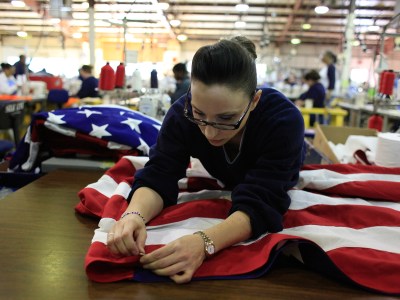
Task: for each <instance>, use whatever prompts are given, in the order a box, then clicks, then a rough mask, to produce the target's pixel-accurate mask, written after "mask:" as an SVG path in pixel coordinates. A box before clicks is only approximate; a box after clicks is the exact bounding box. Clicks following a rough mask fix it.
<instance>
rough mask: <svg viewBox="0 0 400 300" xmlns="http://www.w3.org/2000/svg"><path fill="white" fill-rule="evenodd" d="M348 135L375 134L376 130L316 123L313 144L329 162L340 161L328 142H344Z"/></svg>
mask: <svg viewBox="0 0 400 300" xmlns="http://www.w3.org/2000/svg"><path fill="white" fill-rule="evenodd" d="M350 135H364V136H377V131H376V130H374V129H368V128H358V127H335V126H328V125H319V124H316V127H315V136H314V141H313V146H314V147H315V148H316V149H317V150H318V151H320V152H321V153H322V154H323V155H324V156H326V157H327V158H328V159H329V163H335V164H338V163H340V161H339V159H338V158H337V157H336V155H335V153H334V152H333V151H332V149H331V147H330V146H329V144H328V142H329V141H330V142H332V143H334V144H339V143H341V144H344V143H345V142H346V140H347V138H348V137H349V136H350Z"/></svg>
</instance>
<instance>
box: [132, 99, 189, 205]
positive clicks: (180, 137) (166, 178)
mask: <svg viewBox="0 0 400 300" xmlns="http://www.w3.org/2000/svg"><path fill="white" fill-rule="evenodd" d="M179 106H180V105H179V103H176V104H175V105H173V106H171V108H170V109H169V110H168V113H167V115H166V116H165V119H164V121H163V124H162V126H161V129H160V132H159V135H158V137H157V143H156V144H155V145H153V146H152V147H151V149H150V154H149V161H148V162H147V164H146V165H145V167H144V168H143V169H141V170H138V171H137V172H136V173H135V181H134V183H133V186H132V191H131V193H130V197H129V199H130V198H131V195H132V194H133V193H134V191H135V190H136V189H138V188H139V187H143V186H145V187H149V188H151V189H153V190H154V191H156V192H157V193H158V194H159V195H160V196H161V198H162V199H163V201H164V207H167V206H171V205H174V204H176V202H177V198H178V192H179V187H178V181H179V179H181V178H183V177H185V176H186V169H187V167H188V165H189V161H190V155H189V154H188V150H187V147H186V146H185V142H184V139H185V134H184V133H183V129H182V124H181V122H180V121H179V120H180V118H179V114H180V111H181V108H179ZM167 128H174V130H167Z"/></svg>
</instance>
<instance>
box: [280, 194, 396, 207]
mask: <svg viewBox="0 0 400 300" xmlns="http://www.w3.org/2000/svg"><path fill="white" fill-rule="evenodd" d="M288 194H289V196H290V198H291V203H290V207H289V209H290V210H300V209H305V208H307V207H311V206H314V205H318V204H321V205H363V206H374V207H384V208H390V209H393V210H396V211H400V203H398V202H389V201H370V200H368V201H367V200H364V199H361V198H337V197H328V196H324V195H318V194H314V193H311V192H307V191H301V190H290V191H289V192H288Z"/></svg>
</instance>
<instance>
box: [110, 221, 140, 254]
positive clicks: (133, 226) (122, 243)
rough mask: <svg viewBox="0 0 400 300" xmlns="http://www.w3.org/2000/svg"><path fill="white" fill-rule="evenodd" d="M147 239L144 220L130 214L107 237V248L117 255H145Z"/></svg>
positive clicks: (116, 224)
mask: <svg viewBox="0 0 400 300" xmlns="http://www.w3.org/2000/svg"><path fill="white" fill-rule="evenodd" d="M146 238H147V232H146V224H145V223H144V221H143V219H142V218H141V217H140V216H138V215H136V214H129V215H126V216H125V217H123V218H122V219H120V220H119V221H117V223H115V225H114V226H113V227H112V228H111V230H110V232H109V233H108V236H107V247H108V249H110V251H111V252H112V253H113V254H116V255H122V256H130V255H139V254H141V255H143V254H144V253H145V252H144V245H145V242H146Z"/></svg>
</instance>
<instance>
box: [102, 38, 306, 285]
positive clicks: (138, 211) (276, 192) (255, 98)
mask: <svg viewBox="0 0 400 300" xmlns="http://www.w3.org/2000/svg"><path fill="white" fill-rule="evenodd" d="M256 57H257V55H256V53H255V46H254V44H253V43H252V42H251V41H249V40H247V39H246V38H243V37H236V38H234V39H232V40H221V41H220V42H218V43H216V44H214V45H209V46H204V47H201V48H200V49H199V50H198V51H197V52H196V54H195V55H194V58H193V62H192V70H191V71H192V72H191V79H192V82H191V88H190V90H189V91H188V92H187V94H186V95H185V96H182V97H181V98H180V99H179V100H178V101H176V102H175V103H174V104H173V105H172V106H171V108H170V109H169V111H168V113H167V115H166V117H165V119H164V122H163V124H162V127H161V130H160V133H159V136H158V140H157V143H156V144H155V145H154V146H153V147H152V149H151V151H150V160H149V162H148V163H147V164H146V166H145V167H144V168H143V169H141V170H139V171H137V173H136V174H135V182H134V184H133V188H132V193H131V194H132V197H131V201H130V204H129V206H128V208H127V210H126V212H125V213H124V214H123V215H122V217H121V219H120V220H119V221H118V222H117V223H116V224H115V225H114V227H113V228H112V229H111V230H110V233H109V235H108V241H107V243H108V247H109V249H110V251H111V252H113V253H115V254H118V255H123V256H128V255H138V254H141V255H143V256H142V257H141V259H140V262H141V264H142V265H143V267H144V268H146V269H150V270H152V271H153V272H154V273H156V274H158V275H162V276H168V277H170V278H171V279H172V280H173V281H175V282H177V283H184V282H188V281H190V280H191V278H192V276H193V273H194V272H195V271H196V270H197V269H198V267H199V266H200V265H201V264H202V262H203V260H204V259H206V258H208V257H211V256H212V255H214V254H215V253H216V252H218V251H221V250H222V249H224V248H226V247H229V246H231V245H233V244H236V243H238V242H241V241H244V240H247V239H249V238H253V239H255V238H257V237H259V236H260V235H262V234H264V233H266V232H277V231H280V230H282V215H283V214H284V213H285V212H286V210H287V209H288V206H289V204H290V198H289V196H288V194H287V190H289V189H290V188H292V187H293V186H294V185H295V184H296V182H297V180H298V174H299V168H300V166H301V164H302V160H303V153H304V152H303V143H304V122H303V118H302V116H301V114H300V112H299V110H298V109H297V108H296V107H295V106H294V105H293V104H292V103H291V102H290V101H289V100H288V99H287V98H285V96H283V95H282V94H281V93H280V92H278V91H276V90H273V89H262V90H256V84H257V74H256V65H255V58H256ZM190 156H192V157H195V158H198V159H200V161H201V162H202V163H203V165H204V167H205V168H206V169H207V171H208V172H209V173H210V174H211V175H212V176H214V177H216V178H218V179H219V180H220V181H222V182H223V183H224V184H225V186H226V188H227V189H230V190H232V208H231V211H230V215H229V216H228V217H227V218H226V220H224V221H223V222H221V223H219V224H218V225H215V226H213V227H210V228H208V229H206V230H204V231H202V232H196V233H195V234H191V235H186V236H183V237H181V238H179V239H177V240H175V241H173V242H171V243H169V244H167V245H165V246H164V247H162V248H160V249H157V250H155V251H153V252H152V253H149V254H144V245H145V240H146V227H145V222H147V221H148V220H151V219H152V218H154V217H155V216H157V214H159V213H160V211H161V210H162V209H163V208H165V207H167V206H171V205H174V204H176V199H177V195H178V185H177V181H178V180H179V179H180V178H182V177H185V175H186V169H187V167H188V164H189V159H190Z"/></svg>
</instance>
